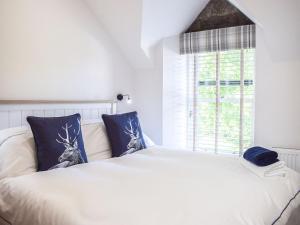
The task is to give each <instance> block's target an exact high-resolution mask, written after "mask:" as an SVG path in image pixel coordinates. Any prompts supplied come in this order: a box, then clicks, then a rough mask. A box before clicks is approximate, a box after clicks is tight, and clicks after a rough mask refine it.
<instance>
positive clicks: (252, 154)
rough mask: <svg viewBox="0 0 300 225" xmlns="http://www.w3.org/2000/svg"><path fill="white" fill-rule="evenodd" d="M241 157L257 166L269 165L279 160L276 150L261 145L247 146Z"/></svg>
mask: <svg viewBox="0 0 300 225" xmlns="http://www.w3.org/2000/svg"><path fill="white" fill-rule="evenodd" d="M243 157H244V159H246V160H248V161H250V162H251V163H253V164H255V165H257V166H269V165H271V164H273V163H276V162H278V161H279V160H278V153H277V152H274V151H271V150H268V149H266V148H262V147H253V148H249V149H248V150H247V151H246V152H245V153H244V155H243Z"/></svg>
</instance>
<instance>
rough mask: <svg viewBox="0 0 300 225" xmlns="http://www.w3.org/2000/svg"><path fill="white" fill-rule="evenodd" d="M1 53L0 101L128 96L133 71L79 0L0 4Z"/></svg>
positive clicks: (131, 91)
mask: <svg viewBox="0 0 300 225" xmlns="http://www.w3.org/2000/svg"><path fill="white" fill-rule="evenodd" d="M0 49H1V50H0V98H1V99H76V100H78V99H83V100H88V99H113V98H115V95H116V93H117V92H119V91H121V92H123V93H130V94H133V84H132V80H133V76H134V70H133V69H132V67H131V66H130V65H129V64H128V63H127V61H126V59H125V58H124V57H123V56H122V54H121V53H120V50H119V48H118V47H117V46H116V44H115V43H114V42H113V41H112V40H111V37H110V36H109V35H108V34H107V32H106V31H105V30H104V29H103V27H102V25H101V23H99V21H98V20H97V19H96V17H95V16H94V15H93V13H92V12H91V11H90V10H89V8H88V7H87V5H86V4H85V3H84V2H83V1H81V0H43V1H39V0H23V1H17V0H15V1H12V0H2V1H0ZM120 109H121V110H126V106H125V107H124V105H123V106H122V105H121V106H120Z"/></svg>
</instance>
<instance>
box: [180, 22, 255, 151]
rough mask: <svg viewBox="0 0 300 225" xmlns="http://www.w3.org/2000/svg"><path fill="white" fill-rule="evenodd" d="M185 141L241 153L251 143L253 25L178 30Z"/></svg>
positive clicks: (206, 148) (189, 144)
mask: <svg viewBox="0 0 300 225" xmlns="http://www.w3.org/2000/svg"><path fill="white" fill-rule="evenodd" d="M180 53H181V60H182V62H184V63H183V65H185V69H184V70H183V71H184V73H185V75H184V76H182V78H183V77H184V79H185V83H186V99H187V101H186V104H187V105H186V110H187V113H186V114H185V115H187V116H186V118H182V119H183V120H184V121H186V133H187V134H186V145H187V146H186V147H187V148H189V149H192V150H194V151H198V150H204V151H209V152H214V153H231V154H242V152H243V150H244V149H246V148H248V147H250V146H251V145H252V144H253V136H254V134H253V130H254V85H255V82H254V75H255V26H253V25H247V26H242V27H234V28H223V29H218V30H211V31H201V32H197V34H193V33H190V34H183V35H182V36H181V38H180Z"/></svg>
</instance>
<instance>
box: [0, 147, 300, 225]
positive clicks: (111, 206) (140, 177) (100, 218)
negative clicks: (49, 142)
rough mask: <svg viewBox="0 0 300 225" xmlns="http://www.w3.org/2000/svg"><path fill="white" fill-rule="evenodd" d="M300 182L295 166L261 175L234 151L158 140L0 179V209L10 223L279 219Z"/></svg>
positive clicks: (223, 224) (266, 222) (237, 223)
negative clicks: (196, 149) (174, 146)
mask: <svg viewBox="0 0 300 225" xmlns="http://www.w3.org/2000/svg"><path fill="white" fill-rule="evenodd" d="M299 190H300V178H299V175H298V174H297V173H296V172H294V171H292V170H288V173H287V176H286V177H285V178H280V177H278V178H260V177H258V176H256V175H255V174H253V173H252V172H251V171H249V170H247V169H246V168H245V167H243V166H242V165H241V164H240V162H239V160H238V159H236V158H231V157H223V156H214V155H208V154H202V153H192V152H185V151H173V150H172V151H171V150H167V149H162V148H159V147H156V148H152V149H147V150H143V151H140V152H137V153H134V154H131V155H127V156H124V157H121V158H113V159H108V160H104V161H97V162H92V163H88V164H82V165H77V166H74V167H71V168H66V169H57V170H52V171H46V172H40V173H34V174H31V175H25V176H20V177H15V178H7V179H3V180H1V181H0V216H1V217H2V218H3V219H5V220H7V221H9V222H10V223H12V224H14V225H21V224H22V225H32V224H35V225H48V224H49V225H52V224H53V225H54V224H59V225H94V224H95V225H96V224H97V225H199V224H200V225H272V224H276V225H284V224H285V223H286V222H287V220H288V218H289V216H290V214H291V212H292V211H293V209H294V208H296V207H298V206H299V204H300V197H299V196H298V195H297V196H296V193H297V192H298V191H299ZM295 196H296V197H295ZM293 197H295V199H293V200H292V201H291V203H290V204H289V205H288V203H289V201H290V200H291V199H292V198H293ZM287 205H288V207H287V208H286V206H287ZM285 208H286V210H284V209H285ZM282 212H283V213H282ZM281 214H282V215H281ZM280 215H281V217H280V219H278V220H277V218H279V216H280ZM275 221H276V222H275Z"/></svg>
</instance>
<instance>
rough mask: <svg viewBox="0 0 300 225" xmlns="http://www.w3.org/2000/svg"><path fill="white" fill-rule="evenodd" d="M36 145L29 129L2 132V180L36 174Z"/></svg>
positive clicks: (0, 172)
mask: <svg viewBox="0 0 300 225" xmlns="http://www.w3.org/2000/svg"><path fill="white" fill-rule="evenodd" d="M36 165H37V161H36V153H35V144H34V139H33V135H32V133H31V131H30V130H29V129H28V128H24V127H19V128H10V129H6V130H2V131H0V179H3V178H5V177H15V176H21V175H25V174H30V173H34V172H36V167H37V166H36Z"/></svg>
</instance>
